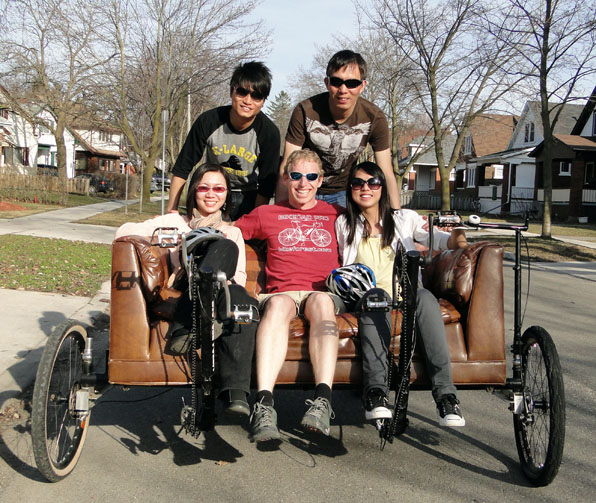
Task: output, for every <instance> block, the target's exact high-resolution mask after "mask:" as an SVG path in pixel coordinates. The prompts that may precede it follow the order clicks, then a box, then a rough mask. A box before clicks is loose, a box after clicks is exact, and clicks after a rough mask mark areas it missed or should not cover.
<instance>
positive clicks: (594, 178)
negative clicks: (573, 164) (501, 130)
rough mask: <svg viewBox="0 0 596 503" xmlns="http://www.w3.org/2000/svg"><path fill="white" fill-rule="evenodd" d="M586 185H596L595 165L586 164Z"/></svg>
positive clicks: (591, 163)
mask: <svg viewBox="0 0 596 503" xmlns="http://www.w3.org/2000/svg"><path fill="white" fill-rule="evenodd" d="M584 183H585V184H586V185H594V184H596V170H594V163H593V162H587V163H586V176H585V177H584Z"/></svg>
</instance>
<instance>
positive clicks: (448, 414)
mask: <svg viewBox="0 0 596 503" xmlns="http://www.w3.org/2000/svg"><path fill="white" fill-rule="evenodd" d="M437 415H438V416H439V425H440V426H465V425H466V420H465V419H464V416H463V415H462V413H461V410H460V408H459V400H458V399H457V398H456V397H455V395H453V394H449V395H443V396H441V397H439V399H438V400H437Z"/></svg>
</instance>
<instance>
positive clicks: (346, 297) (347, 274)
mask: <svg viewBox="0 0 596 503" xmlns="http://www.w3.org/2000/svg"><path fill="white" fill-rule="evenodd" d="M326 283H327V289H328V290H329V291H330V292H331V293H333V294H335V295H337V296H338V297H340V298H341V299H342V300H343V301H344V302H345V303H346V304H348V305H351V304H354V303H356V302H358V301H359V300H360V299H361V298H362V296H363V295H364V294H365V293H366V292H368V290H370V289H371V288H374V287H375V286H376V285H377V282H376V280H375V273H374V272H373V271H372V269H371V268H370V267H368V266H366V265H364V264H351V265H345V266H343V267H338V268H337V269H333V271H331V274H330V275H329V276H328V277H327V282H326Z"/></svg>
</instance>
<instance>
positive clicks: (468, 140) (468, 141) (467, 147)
mask: <svg viewBox="0 0 596 503" xmlns="http://www.w3.org/2000/svg"><path fill="white" fill-rule="evenodd" d="M471 153H472V136H471V135H468V136H466V137H465V138H464V155H470V154H471Z"/></svg>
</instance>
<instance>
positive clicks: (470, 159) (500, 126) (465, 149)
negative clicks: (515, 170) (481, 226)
mask: <svg viewBox="0 0 596 503" xmlns="http://www.w3.org/2000/svg"><path fill="white" fill-rule="evenodd" d="M517 121H518V117H517V116H515V115H503V114H482V115H479V116H477V117H476V118H474V120H473V121H472V124H471V125H470V127H469V129H468V131H467V132H466V135H465V137H464V141H463V145H462V148H461V152H460V156H459V162H458V163H457V165H456V167H455V201H460V202H461V204H454V206H457V207H458V208H460V209H468V207H469V206H471V202H473V201H474V200H476V199H477V200H478V201H479V203H480V211H482V212H486V211H490V210H491V209H493V208H494V207H495V204H496V205H497V206H499V205H500V204H501V203H500V202H496V203H495V199H496V198H497V197H499V196H500V193H499V191H498V190H495V187H500V186H501V185H502V181H503V165H502V164H498V163H496V164H485V165H482V166H480V167H478V166H477V163H476V162H475V159H476V158H477V157H482V156H485V155H487V154H490V153H492V152H499V151H502V150H504V149H505V148H507V145H508V144H509V140H510V139H511V136H512V135H513V131H514V130H515V126H516V124H517ZM462 200H463V201H462Z"/></svg>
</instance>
